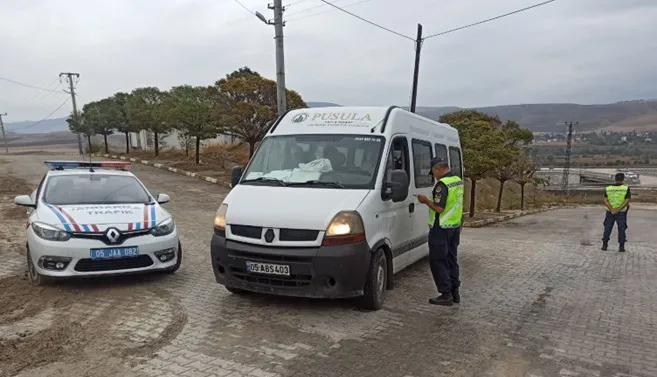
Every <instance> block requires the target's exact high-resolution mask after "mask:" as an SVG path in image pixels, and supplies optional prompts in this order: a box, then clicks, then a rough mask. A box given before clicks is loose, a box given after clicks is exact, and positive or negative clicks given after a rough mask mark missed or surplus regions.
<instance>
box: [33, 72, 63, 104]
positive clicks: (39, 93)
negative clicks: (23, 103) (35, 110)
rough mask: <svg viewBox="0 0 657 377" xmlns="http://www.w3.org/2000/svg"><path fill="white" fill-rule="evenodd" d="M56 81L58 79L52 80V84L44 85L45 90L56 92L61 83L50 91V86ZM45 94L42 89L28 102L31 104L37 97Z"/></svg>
mask: <svg viewBox="0 0 657 377" xmlns="http://www.w3.org/2000/svg"><path fill="white" fill-rule="evenodd" d="M58 80H59V77H57V78H55V79H54V80H52V82H51V83H50V84H48V85H46V88H48V89H47V90H56V89H57V88H58V87H59V85H61V83H60V84H58V85H56V86H55V87H54V88H53V89H50V87H51V86H52V84H54V83H56V82H57V81H58ZM45 92H46V91H45V90H43V89H42V90H41V91H40V92H38V93H37V94H35V95H34V96H33V97H32V98H30V99H29V100H28V101H30V102H32V101H33V100H34V99H36V98H37V97H40V96H41V95H42V94H43V93H45ZM58 93H59V92H58Z"/></svg>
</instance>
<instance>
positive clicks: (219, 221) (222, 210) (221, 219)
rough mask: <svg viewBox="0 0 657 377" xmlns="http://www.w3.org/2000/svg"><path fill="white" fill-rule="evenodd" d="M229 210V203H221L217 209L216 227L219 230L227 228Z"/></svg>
mask: <svg viewBox="0 0 657 377" xmlns="http://www.w3.org/2000/svg"><path fill="white" fill-rule="evenodd" d="M227 210H228V204H226V203H221V205H220V206H219V208H218V209H217V214H216V215H214V229H215V230H219V231H224V230H226V211H227Z"/></svg>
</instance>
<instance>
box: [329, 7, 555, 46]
mask: <svg viewBox="0 0 657 377" xmlns="http://www.w3.org/2000/svg"><path fill="white" fill-rule="evenodd" d="M322 1H323V0H322ZM555 1H556V0H548V1H544V2H542V3H538V4H534V5H531V6H528V7H526V8H522V9H518V10H514V11H513V12H509V13H505V14H502V15H500V16H497V17H493V18H489V19H486V20H483V21H478V22H475V23H472V24H469V25H465V26H461V27H457V28H454V29H450V30H446V31H443V32H440V33H436V34H431V35H429V36H427V37H424V39H429V38H433V37H438V36H440V35H445V34H449V33H453V32H455V31H459V30H463V29H467V28H470V27H473V26H477V25H481V24H485V23H486V22H490V21H495V20H499V19H500V18H504V17H507V16H511V15H513V14H516V13H521V12H524V11H526V10H530V9H533V8H537V7H540V6H543V5H546V4H549V3H552V2H555Z"/></svg>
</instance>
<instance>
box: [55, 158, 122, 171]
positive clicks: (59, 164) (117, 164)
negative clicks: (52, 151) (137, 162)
mask: <svg viewBox="0 0 657 377" xmlns="http://www.w3.org/2000/svg"><path fill="white" fill-rule="evenodd" d="M44 162H45V164H46V165H48V166H49V167H50V169H53V170H63V169H76V168H117V169H123V168H125V167H127V166H129V165H130V162H128V161H97V162H89V161H56V160H48V161H44Z"/></svg>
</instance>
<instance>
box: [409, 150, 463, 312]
mask: <svg viewBox="0 0 657 377" xmlns="http://www.w3.org/2000/svg"><path fill="white" fill-rule="evenodd" d="M431 174H432V175H433V176H434V177H435V178H436V180H437V181H438V182H437V183H436V186H434V188H433V193H432V198H431V199H429V198H427V197H426V196H424V195H422V194H419V195H418V196H417V198H418V200H419V201H420V203H422V204H426V205H427V206H428V207H429V263H430V266H431V275H433V280H434V282H435V283H436V288H438V292H439V293H440V296H438V297H436V298H431V299H429V303H431V304H434V305H442V306H452V305H453V304H454V303H457V304H458V303H459V302H461V296H460V294H459V287H460V285H461V282H460V280H459V264H458V261H457V258H456V255H457V251H458V246H459V241H460V236H461V225H462V223H463V180H461V178H459V177H458V176H456V175H454V174H452V172H451V171H450V169H449V164H448V163H447V161H445V160H443V159H442V158H440V157H436V158H433V159H431ZM436 214H438V215H437V216H436Z"/></svg>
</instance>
